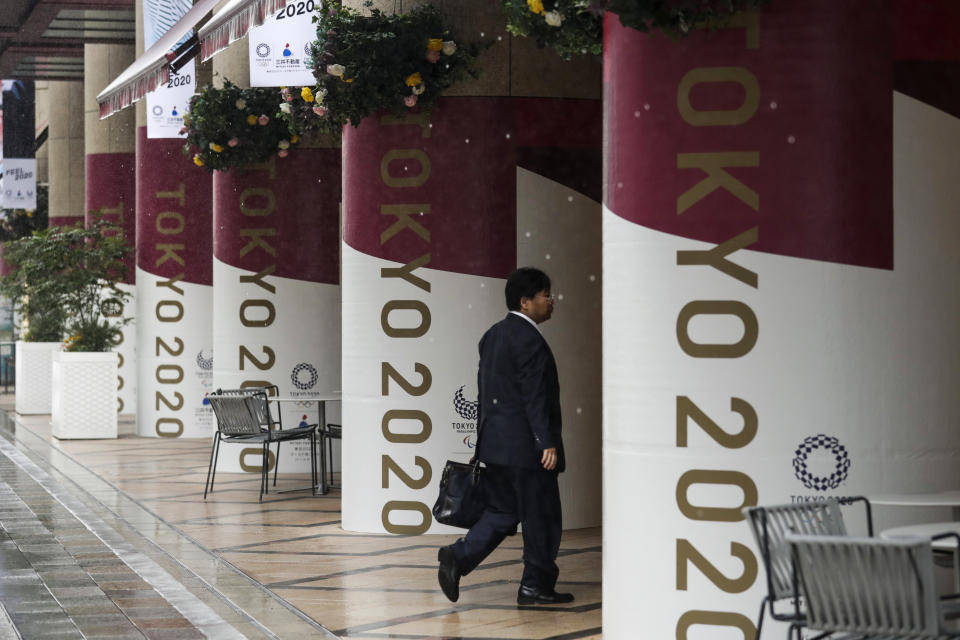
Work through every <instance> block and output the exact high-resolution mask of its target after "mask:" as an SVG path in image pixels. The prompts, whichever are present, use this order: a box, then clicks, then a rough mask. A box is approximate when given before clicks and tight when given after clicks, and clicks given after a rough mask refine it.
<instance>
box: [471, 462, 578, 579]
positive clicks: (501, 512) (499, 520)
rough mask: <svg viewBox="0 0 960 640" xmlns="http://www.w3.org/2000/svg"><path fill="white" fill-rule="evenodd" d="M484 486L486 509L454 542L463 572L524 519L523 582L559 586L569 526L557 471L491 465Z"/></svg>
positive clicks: (472, 568)
mask: <svg viewBox="0 0 960 640" xmlns="http://www.w3.org/2000/svg"><path fill="white" fill-rule="evenodd" d="M483 487H484V493H485V494H486V500H487V507H486V509H485V510H484V512H483V515H482V516H480V520H479V521H478V522H477V523H476V524H475V525H473V527H471V529H470V530H469V531H468V532H467V535H466V536H465V537H463V538H460V539H459V540H457V542H456V543H454V545H453V552H454V554H455V555H456V558H457V565H458V568H459V569H460V573H461V574H463V575H466V574H468V573H470V572H471V571H473V570H474V569H475V568H476V567H477V565H479V564H480V563H481V562H483V560H484V558H486V557H487V556H488V555H490V553H491V552H493V550H494V549H496V548H497V545H499V544H500V543H501V542H503V539H504V538H505V537H506V536H508V535H513V534H514V533H516V532H517V524H518V523H521V524H522V525H523V577H522V578H521V584H523V585H525V586H528V587H540V588H542V589H553V588H554V586H555V585H556V583H557V576H558V575H559V573H560V570H559V569H558V568H557V563H556V559H557V552H559V550H560V535H561V531H562V528H563V527H562V521H561V517H562V515H561V511H560V489H559V487H558V486H557V473H556V472H555V471H546V470H533V469H520V468H517V467H502V466H499V465H487V467H486V470H485V471H484V475H483Z"/></svg>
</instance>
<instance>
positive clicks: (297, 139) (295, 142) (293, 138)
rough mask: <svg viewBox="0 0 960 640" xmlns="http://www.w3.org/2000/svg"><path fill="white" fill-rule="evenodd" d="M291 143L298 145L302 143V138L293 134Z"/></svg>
mask: <svg viewBox="0 0 960 640" xmlns="http://www.w3.org/2000/svg"><path fill="white" fill-rule="evenodd" d="M290 142H292V143H293V144H297V143H298V142H300V136H298V135H297V134H293V135H292V136H290Z"/></svg>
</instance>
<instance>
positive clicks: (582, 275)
mask: <svg viewBox="0 0 960 640" xmlns="http://www.w3.org/2000/svg"><path fill="white" fill-rule="evenodd" d="M387 9H388V10H389V9H390V7H387ZM442 10H443V11H444V12H445V15H446V16H447V18H448V19H449V20H451V21H454V24H455V28H457V31H458V33H459V34H460V36H459V37H463V38H471V39H477V38H480V39H482V38H491V39H495V41H496V43H495V44H494V46H493V47H491V48H490V49H489V50H488V51H487V52H486V53H485V54H484V57H483V58H482V60H483V63H484V69H483V75H482V76H481V78H480V80H479V81H478V82H475V83H466V84H464V85H461V86H458V87H455V88H454V89H455V90H454V91H451V92H448V95H449V96H450V97H444V98H442V99H441V100H440V101H439V103H438V104H437V105H436V107H435V108H434V110H433V112H432V113H431V114H430V116H429V118H428V117H427V116H426V115H425V114H422V113H419V112H416V111H411V112H410V113H409V114H408V115H407V116H405V117H401V118H398V117H395V116H391V115H374V116H371V117H369V118H367V119H365V120H364V121H363V122H362V123H361V125H360V126H359V127H351V126H348V127H346V128H345V129H344V138H343V146H344V244H343V281H344V285H343V287H344V289H343V297H344V304H343V330H344V335H343V371H344V381H343V385H344V432H343V437H344V471H343V473H344V481H343V486H344V489H343V492H344V494H343V526H344V528H345V529H349V530H359V531H368V532H383V531H386V532H390V533H406V534H410V533H423V532H431V533H441V532H452V531H453V529H449V528H447V527H443V526H440V525H436V524H434V523H433V521H432V517H431V515H430V512H429V509H430V506H431V505H432V504H433V501H434V500H435V499H436V495H437V483H438V482H439V480H440V472H441V471H442V469H443V464H444V462H445V461H446V460H447V459H448V458H450V459H457V460H461V461H466V460H468V459H469V458H470V457H471V456H472V454H473V447H474V446H475V444H476V401H477V388H476V377H477V362H478V352H477V343H478V342H479V339H480V337H481V335H482V334H483V332H484V331H485V330H486V329H487V328H488V327H489V326H490V325H492V324H493V323H494V322H496V321H498V320H499V319H501V318H503V317H504V315H505V314H506V313H507V310H506V307H505V303H504V293H503V287H504V282H505V279H506V277H507V276H508V275H509V274H510V272H511V271H513V269H515V268H516V267H517V266H518V265H534V266H538V267H541V268H543V269H544V270H545V271H546V272H548V273H549V274H550V275H551V276H552V277H553V281H554V291H555V292H556V293H558V294H561V295H562V299H561V300H560V301H559V302H558V304H557V307H556V311H555V314H554V318H553V319H552V320H550V322H548V323H545V324H544V325H543V330H544V334H545V335H546V337H547V340H548V342H549V343H550V345H551V348H552V349H553V351H554V354H555V356H556V359H557V362H558V367H559V374H560V380H561V388H562V390H563V391H562V392H561V401H562V410H563V415H564V442H565V445H566V448H567V451H568V456H567V460H568V470H567V473H565V474H562V475H561V493H562V497H563V502H564V526H565V527H568V528H570V527H584V526H595V525H597V524H599V520H600V512H599V500H600V474H599V459H600V424H601V413H600V405H601V401H600V388H599V387H600V385H599V352H600V227H599V223H600V206H599V198H600V186H599V184H600V175H601V173H600V158H601V153H600V144H601V130H600V125H601V120H600V115H601V110H600V103H599V101H598V100H596V99H595V98H596V97H598V95H599V91H598V90H599V84H598V83H599V77H600V75H599V74H600V71H599V65H598V64H596V63H595V62H593V61H589V60H578V61H573V62H570V63H564V62H562V61H561V60H560V59H559V58H557V57H555V56H554V55H553V54H552V53H550V52H546V51H542V50H539V51H538V50H537V49H536V48H535V47H534V45H533V43H529V42H526V41H524V40H522V39H521V40H516V41H512V42H510V36H509V35H508V34H507V33H506V32H505V31H504V29H503V25H502V16H501V15H500V14H499V11H498V9H497V7H495V6H483V7H480V6H478V5H477V4H476V3H466V2H460V3H458V2H455V3H453V5H450V4H449V3H448V5H445V6H444V7H442ZM508 42H510V46H512V47H513V56H512V60H513V66H512V67H511V66H510V65H511V63H510V60H511V58H510V56H508ZM571 76H574V77H577V78H583V77H588V78H593V79H595V80H596V81H597V82H595V83H593V84H591V83H590V82H586V83H580V84H578V85H576V86H574V85H573V84H572V83H568V82H567V81H568V79H569V78H570V77H571ZM533 96H536V97H533ZM543 96H547V97H543Z"/></svg>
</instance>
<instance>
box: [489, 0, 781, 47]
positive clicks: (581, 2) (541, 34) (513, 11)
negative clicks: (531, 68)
mask: <svg viewBox="0 0 960 640" xmlns="http://www.w3.org/2000/svg"><path fill="white" fill-rule="evenodd" d="M769 2H770V0H501V4H502V6H503V10H504V13H505V14H506V17H507V31H509V32H510V33H512V34H513V35H517V36H526V37H531V38H534V39H535V40H536V42H537V45H538V46H541V47H550V48H551V49H553V50H554V51H556V52H557V54H558V55H560V56H561V57H562V58H564V59H570V57H571V56H573V55H576V54H592V55H600V54H601V53H603V14H604V12H606V11H612V12H614V13H616V14H617V15H618V16H619V18H620V23H621V24H622V25H623V26H625V27H629V28H631V29H636V30H637V31H643V32H651V31H661V32H663V33H665V34H666V35H668V36H670V37H671V38H674V39H678V38H681V37H683V36H685V35H687V34H688V33H690V32H691V31H692V30H693V29H694V28H696V27H706V28H708V29H716V28H718V27H721V26H723V25H724V24H726V23H727V22H728V21H729V20H730V18H731V17H733V16H734V15H736V14H738V13H741V12H743V11H749V10H751V9H756V8H759V7H762V6H763V5H765V4H767V3H769Z"/></svg>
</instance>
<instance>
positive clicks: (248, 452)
mask: <svg viewBox="0 0 960 640" xmlns="http://www.w3.org/2000/svg"><path fill="white" fill-rule="evenodd" d="M247 51H248V47H247V43H246V42H245V41H239V42H236V43H234V44H233V45H231V46H230V47H229V48H228V49H227V50H226V51H223V52H221V53H219V54H217V56H216V57H214V58H213V66H214V70H215V73H216V74H217V76H216V77H217V78H218V79H229V80H231V81H232V82H234V83H235V84H237V85H238V86H241V87H243V86H249V79H250V77H249V63H248V53H247ZM277 101H278V103H279V101H280V92H279V88H278V89H277ZM339 206H340V148H339V146H338V145H329V144H326V145H324V144H313V146H312V147H311V146H310V143H309V141H305V144H299V145H297V146H295V147H294V148H292V149H290V152H289V155H288V156H286V157H283V158H281V157H279V156H273V157H272V158H270V159H268V160H267V161H265V162H263V163H261V164H260V165H257V166H253V167H249V168H245V169H234V170H231V171H226V172H224V171H217V172H215V173H214V229H215V232H214V233H215V242H214V316H213V322H214V336H215V342H214V351H215V352H216V353H217V354H220V355H219V357H218V358H217V360H216V366H215V369H214V380H215V386H216V387H222V388H238V387H246V386H261V385H277V387H278V388H279V392H280V395H281V396H283V397H287V398H296V399H299V400H300V402H291V403H283V404H281V405H280V407H277V406H276V405H274V407H273V409H274V410H275V411H276V410H279V411H282V412H283V424H284V426H287V427H289V426H296V425H297V424H300V423H301V422H303V421H306V422H307V423H315V422H316V420H317V405H316V403H310V402H309V400H310V398H316V397H320V396H325V397H329V396H331V395H333V394H334V393H339V391H340V386H341V385H340V260H339V258H340V252H339V238H340V210H339ZM337 404H338V403H330V404H328V413H327V419H328V421H331V422H335V423H339V406H336V405H337ZM221 447H222V448H221V453H220V457H219V461H218V469H221V470H224V471H247V472H251V473H259V472H260V465H261V457H260V453H261V450H260V449H259V448H257V447H244V446H242V445H236V444H234V445H230V444H227V443H224V444H223V445H222V446H221ZM280 457H281V459H280V461H279V471H280V473H281V474H283V473H292V472H299V473H305V472H308V471H309V469H310V466H309V464H310V449H309V444H308V443H304V442H296V443H290V444H285V445H283V447H281V448H280ZM275 463H276V462H275V460H274V458H273V457H271V459H270V465H271V467H272V465H273V464H275Z"/></svg>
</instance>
